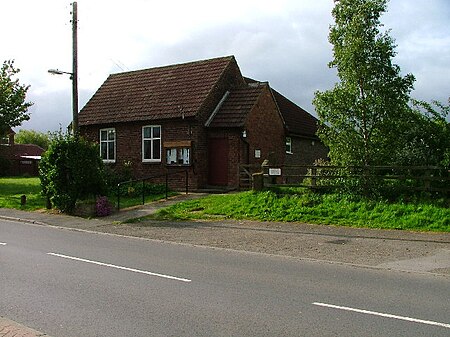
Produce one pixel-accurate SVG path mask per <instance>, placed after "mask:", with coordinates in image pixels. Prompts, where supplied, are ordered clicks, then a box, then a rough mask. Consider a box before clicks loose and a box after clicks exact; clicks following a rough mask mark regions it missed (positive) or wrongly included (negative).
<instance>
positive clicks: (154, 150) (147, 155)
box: [142, 125, 161, 162]
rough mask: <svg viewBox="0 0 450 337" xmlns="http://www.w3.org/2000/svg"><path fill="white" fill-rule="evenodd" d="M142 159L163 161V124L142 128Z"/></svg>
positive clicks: (145, 160)
mask: <svg viewBox="0 0 450 337" xmlns="http://www.w3.org/2000/svg"><path fill="white" fill-rule="evenodd" d="M142 161H143V162H160V161H161V125H149V126H144V127H143V128H142Z"/></svg>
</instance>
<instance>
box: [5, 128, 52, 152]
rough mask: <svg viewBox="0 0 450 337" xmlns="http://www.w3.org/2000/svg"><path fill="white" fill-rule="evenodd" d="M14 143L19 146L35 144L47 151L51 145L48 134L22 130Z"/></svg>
mask: <svg viewBox="0 0 450 337" xmlns="http://www.w3.org/2000/svg"><path fill="white" fill-rule="evenodd" d="M14 141H15V142H16V143H17V144H35V145H38V146H40V147H42V148H43V149H44V150H47V148H48V145H49V143H50V136H49V134H48V133H43V132H39V131H35V130H22V129H21V130H19V132H18V133H16V135H15V137H14Z"/></svg>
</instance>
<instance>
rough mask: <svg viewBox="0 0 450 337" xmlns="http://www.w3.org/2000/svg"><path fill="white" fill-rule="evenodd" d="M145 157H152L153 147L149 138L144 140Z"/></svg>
mask: <svg viewBox="0 0 450 337" xmlns="http://www.w3.org/2000/svg"><path fill="white" fill-rule="evenodd" d="M144 159H152V149H151V146H150V141H149V140H144Z"/></svg>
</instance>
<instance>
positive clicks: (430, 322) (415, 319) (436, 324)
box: [313, 302, 450, 329]
mask: <svg viewBox="0 0 450 337" xmlns="http://www.w3.org/2000/svg"><path fill="white" fill-rule="evenodd" d="M313 304H314V305H318V306H321V307H327V308H333V309H340V310H346V311H353V312H358V313H361V314H367V315H374V316H381V317H387V318H394V319H399V320H402V321H408V322H415V323H421V324H428V325H435V326H440V327H444V328H447V329H450V324H446V323H439V322H433V321H426V320H423V319H417V318H411V317H404V316H397V315H392V314H384V313H382V312H376V311H369V310H363V309H355V308H349V307H342V306H339V305H333V304H327V303H320V302H314V303H313Z"/></svg>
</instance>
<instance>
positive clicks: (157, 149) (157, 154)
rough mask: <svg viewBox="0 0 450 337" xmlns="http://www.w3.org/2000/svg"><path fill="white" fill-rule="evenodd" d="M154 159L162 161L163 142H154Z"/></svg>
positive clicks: (156, 140) (157, 140)
mask: <svg viewBox="0 0 450 337" xmlns="http://www.w3.org/2000/svg"><path fill="white" fill-rule="evenodd" d="M153 159H161V140H159V139H155V140H154V141H153Z"/></svg>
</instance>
